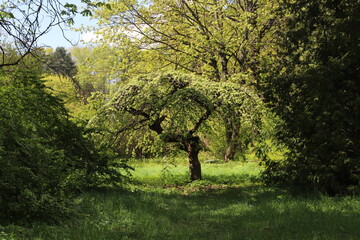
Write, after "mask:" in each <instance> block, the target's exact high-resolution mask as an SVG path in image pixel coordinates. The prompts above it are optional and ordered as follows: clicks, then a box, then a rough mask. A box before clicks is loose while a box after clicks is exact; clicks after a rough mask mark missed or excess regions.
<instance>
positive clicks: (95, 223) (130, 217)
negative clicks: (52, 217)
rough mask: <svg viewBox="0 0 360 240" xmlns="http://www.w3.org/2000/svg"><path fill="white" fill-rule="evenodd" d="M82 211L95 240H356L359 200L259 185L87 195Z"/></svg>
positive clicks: (108, 192)
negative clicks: (299, 193) (306, 194)
mask: <svg viewBox="0 0 360 240" xmlns="http://www.w3.org/2000/svg"><path fill="white" fill-rule="evenodd" d="M83 211H85V212H87V213H88V218H87V224H90V225H91V226H92V228H95V229H99V230H98V231H97V232H96V234H98V237H99V238H98V239H360V230H359V228H358V226H359V225H360V215H359V214H360V204H359V198H357V199H356V198H347V197H344V198H328V197H324V196H311V197H307V198H301V197H293V196H291V195H290V194H288V193H287V192H286V191H284V190H281V189H276V188H271V187H264V186H262V185H259V184H257V185H256V184H252V185H249V186H237V187H230V188H226V189H221V188H220V189H211V190H207V191H198V192H194V193H191V194H183V193H179V192H176V191H166V189H163V190H154V189H153V191H147V190H139V189H133V190H129V189H119V190H110V191H107V192H103V193H92V194H88V195H87V196H86V197H85V202H84V203H83ZM102 223H103V224H102ZM90 228H91V227H90ZM84 229H89V226H88V227H84ZM99 231H100V232H101V233H99ZM86 234H88V233H86V232H84V235H85V236H86ZM94 234H95V233H94ZM94 234H93V235H94ZM79 239H93V238H79ZM94 239H96V238H94Z"/></svg>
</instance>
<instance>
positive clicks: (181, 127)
mask: <svg viewBox="0 0 360 240" xmlns="http://www.w3.org/2000/svg"><path fill="white" fill-rule="evenodd" d="M260 102H261V101H260V99H259V98H258V97H257V96H256V94H254V92H252V91H251V90H250V89H249V88H245V87H242V88H240V87H239V86H238V85H237V84H232V83H217V82H209V81H206V80H205V79H201V78H198V77H196V76H195V75H187V74H182V73H179V72H173V73H158V74H150V75H144V76H139V77H138V78H135V79H133V80H132V81H130V82H129V83H128V84H126V85H124V86H122V87H120V89H119V91H118V92H117V93H116V94H115V95H114V97H113V99H112V100H111V102H110V103H109V104H107V106H105V108H104V109H103V111H102V113H100V115H99V116H98V117H97V118H95V119H94V120H93V122H92V124H98V125H99V126H101V127H102V128H103V129H105V130H106V129H107V131H109V133H110V134H106V132H105V138H104V139H105V141H109V138H110V139H112V140H111V141H110V142H114V141H115V142H117V139H118V138H119V136H121V137H124V133H126V135H127V136H128V138H129V137H131V135H133V134H134V133H135V134H136V132H141V134H143V135H144V133H149V134H148V135H147V136H151V138H148V141H149V140H150V141H153V139H157V140H158V141H159V140H161V141H162V142H164V143H175V144H176V146H178V147H179V149H181V150H184V151H186V152H187V153H188V155H189V158H190V162H192V161H195V162H197V163H198V164H200V163H199V162H198V159H197V158H198V153H199V151H200V150H201V148H202V147H201V143H200V138H199V136H200V135H199V133H200V132H201V131H203V133H204V134H205V133H206V131H208V130H209V129H210V128H209V127H206V125H207V124H208V120H209V119H210V118H212V119H213V121H216V119H218V121H219V120H220V121H222V119H223V118H222V115H223V113H224V111H229V109H231V111H233V112H236V113H237V116H238V117H241V116H246V115H249V116H251V115H252V114H253V116H255V115H256V114H258V112H257V111H259V105H260V104H259V103H260ZM151 132H154V133H156V134H157V135H158V136H157V137H156V136H154V135H150V134H151ZM210 134H211V133H210ZM106 136H107V137H106ZM144 136H146V135H144ZM121 139H123V138H121ZM200 178H201V177H200Z"/></svg>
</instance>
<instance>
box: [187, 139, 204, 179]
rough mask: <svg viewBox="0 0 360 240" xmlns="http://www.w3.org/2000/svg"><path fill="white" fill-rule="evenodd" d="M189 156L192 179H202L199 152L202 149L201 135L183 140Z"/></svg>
mask: <svg viewBox="0 0 360 240" xmlns="http://www.w3.org/2000/svg"><path fill="white" fill-rule="evenodd" d="M183 145H184V147H185V148H186V151H187V153H188V157H189V169H190V180H191V181H195V180H201V178H202V176H201V164H200V161H199V152H200V150H201V146H200V139H199V137H192V138H191V139H190V140H186V141H184V142H183Z"/></svg>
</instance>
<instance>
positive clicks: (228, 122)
mask: <svg viewBox="0 0 360 240" xmlns="http://www.w3.org/2000/svg"><path fill="white" fill-rule="evenodd" d="M225 128H226V130H225V131H226V150H225V154H224V162H228V161H232V160H234V158H235V154H236V152H237V151H238V150H240V148H241V144H240V142H239V141H240V139H239V135H240V123H239V120H238V119H235V118H227V119H225Z"/></svg>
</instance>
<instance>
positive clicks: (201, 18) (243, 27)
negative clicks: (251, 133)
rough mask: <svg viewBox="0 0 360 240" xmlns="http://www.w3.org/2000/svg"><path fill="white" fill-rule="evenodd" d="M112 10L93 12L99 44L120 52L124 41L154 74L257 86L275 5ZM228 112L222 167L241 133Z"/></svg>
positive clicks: (158, 0) (135, 5)
mask: <svg viewBox="0 0 360 240" xmlns="http://www.w3.org/2000/svg"><path fill="white" fill-rule="evenodd" d="M111 6H112V7H111V10H109V9H104V10H100V11H97V17H98V18H99V19H100V22H101V24H100V30H99V33H100V34H101V35H102V36H103V39H102V41H103V43H104V44H113V45H114V46H119V47H123V46H124V42H123V41H124V39H126V40H127V41H125V44H126V46H128V45H131V46H137V48H138V49H141V50H142V51H141V52H142V54H144V52H149V53H150V55H151V56H152V57H151V58H148V61H149V62H150V63H151V64H153V63H154V62H156V64H157V66H156V67H157V68H158V69H170V70H182V71H187V72H191V73H196V74H198V75H202V76H204V77H205V78H209V79H211V80H212V81H231V79H241V82H239V84H245V83H246V84H248V83H252V84H257V82H258V80H259V76H258V74H259V66H260V65H259V64H258V63H259V62H260V59H261V58H264V57H266V55H267V54H268V51H269V48H270V45H271V41H272V37H271V35H272V33H273V32H274V29H275V27H276V23H277V21H276V20H277V19H276V17H277V16H276V15H275V14H274V13H273V12H272V10H273V8H275V6H276V2H274V1H252V0H238V1H225V0H221V1H184V0H181V1H177V0H176V1H175V0H166V1H163V0H155V1H151V2H149V3H147V4H144V3H143V2H142V1H121V2H118V1H114V2H111ZM124 35H125V36H127V38H126V37H124ZM146 60H147V59H145V62H146ZM143 61H144V59H143ZM239 76H241V77H239ZM230 110H231V108H229V109H228V111H226V112H224V113H226V115H224V119H223V121H224V123H225V125H226V127H227V128H228V129H227V132H228V134H226V142H227V145H228V146H227V149H226V151H225V152H224V159H225V160H226V161H227V160H232V159H234V156H235V153H236V152H237V151H239V150H240V147H239V146H240V145H239V142H240V141H241V140H240V139H239V136H241V134H240V132H241V131H242V130H241V129H240V126H241V124H240V122H239V121H238V119H239V118H241V116H237V117H234V115H235V114H236V113H234V112H231V111H230Z"/></svg>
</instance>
